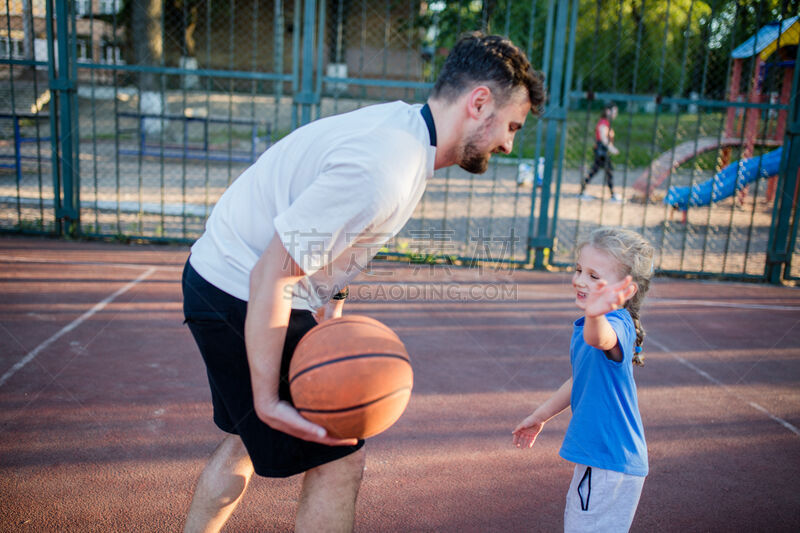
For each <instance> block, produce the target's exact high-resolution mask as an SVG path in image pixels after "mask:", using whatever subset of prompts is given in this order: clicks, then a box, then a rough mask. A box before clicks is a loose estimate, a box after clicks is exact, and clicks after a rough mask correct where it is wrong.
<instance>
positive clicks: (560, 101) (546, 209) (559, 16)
mask: <svg viewBox="0 0 800 533" xmlns="http://www.w3.org/2000/svg"><path fill="white" fill-rule="evenodd" d="M556 5H557V8H556V9H557V11H556V24H555V32H554V35H555V38H554V42H553V62H552V66H553V68H552V70H551V74H550V87H549V90H548V92H549V98H550V99H549V103H548V105H547V108H546V110H545V112H544V119H545V120H546V121H547V130H546V133H545V149H544V176H543V180H542V197H541V201H540V203H539V221H538V224H537V230H536V235H535V236H529V241H528V242H529V246H530V247H531V248H534V249H535V252H534V267H535V268H536V269H544V268H546V264H545V263H546V260H545V249H546V248H547V249H551V250H552V248H553V242H554V237H553V233H552V228H553V224H551V220H550V198H551V190H552V185H553V177H554V176H553V169H554V163H555V158H556V143H557V142H558V139H557V136H558V127H559V124H561V125H562V127H563V125H564V123H565V121H566V118H567V116H566V115H567V113H566V107H565V106H564V98H563V93H564V92H565V91H564V89H563V87H562V83H563V79H564V55H565V50H566V38H567V11H568V10H569V2H556ZM574 38H575V36H574V35H571V36H570V39H574ZM558 157H564V154H563V151H562V152H561V153H560V154H558ZM557 177H558V176H556V178H557ZM531 209H533V206H531Z"/></svg>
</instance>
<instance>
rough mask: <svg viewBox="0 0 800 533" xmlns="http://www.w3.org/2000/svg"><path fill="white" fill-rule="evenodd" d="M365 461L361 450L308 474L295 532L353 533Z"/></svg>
mask: <svg viewBox="0 0 800 533" xmlns="http://www.w3.org/2000/svg"><path fill="white" fill-rule="evenodd" d="M365 457H366V452H365V451H364V448H361V449H360V450H358V451H357V452H355V453H352V454H350V455H347V456H345V457H342V458H341V459H339V460H337V461H333V462H330V463H326V464H324V465H320V466H318V467H316V468H312V469H311V470H309V471H308V472H306V474H305V477H304V478H303V491H302V493H301V495H300V503H299V505H298V507H297V520H296V523H295V531H297V532H298V533H306V532H309V531H331V532H334V531H335V532H343V533H344V532H348V533H349V532H351V531H353V522H354V519H355V510H356V497H357V496H358V489H359V487H360V486H361V478H362V476H363V474H364V461H365Z"/></svg>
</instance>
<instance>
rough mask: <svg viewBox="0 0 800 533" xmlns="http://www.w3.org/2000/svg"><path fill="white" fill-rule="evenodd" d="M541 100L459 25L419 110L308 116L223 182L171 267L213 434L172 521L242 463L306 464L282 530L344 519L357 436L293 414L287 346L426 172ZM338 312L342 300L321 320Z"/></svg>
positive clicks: (532, 78) (515, 52)
mask: <svg viewBox="0 0 800 533" xmlns="http://www.w3.org/2000/svg"><path fill="white" fill-rule="evenodd" d="M543 99H544V89H543V85H542V79H541V76H540V75H539V74H538V73H536V72H535V71H534V70H533V69H532V68H531V65H530V63H529V62H528V60H527V59H526V58H525V55H524V54H523V53H522V52H521V51H520V50H519V49H518V48H517V47H515V46H514V45H513V44H512V43H511V42H510V41H508V40H506V39H503V38H502V37H498V36H484V35H482V34H480V33H474V34H470V35H467V36H465V37H464V38H462V39H461V40H460V41H459V42H458V43H457V44H456V46H455V47H454V48H453V50H452V52H451V54H450V55H449V57H448V58H447V60H446V62H445V65H444V67H443V68H442V72H441V75H440V78H439V80H438V81H437V83H436V85H435V87H434V89H433V92H432V94H431V97H430V98H429V100H428V102H427V104H426V105H425V106H419V105H408V104H405V103H403V102H393V103H388V104H381V105H375V106H369V107H366V108H363V109H360V110H357V111H353V112H351V113H346V114H343V115H337V116H332V117H328V118H325V119H322V120H318V121H316V122H312V123H311V124H308V125H306V126H304V127H302V128H299V129H298V130H296V131H294V132H292V133H291V134H290V135H288V136H287V137H285V138H284V139H282V140H281V141H280V142H278V143H276V144H275V146H273V147H271V148H270V149H269V150H267V151H266V152H265V153H264V154H263V155H262V156H261V157H260V158H259V159H258V161H256V162H255V163H254V164H253V165H252V166H251V167H250V168H248V169H247V170H246V171H245V172H244V173H243V174H242V175H241V176H240V177H239V178H238V179H237V180H236V181H235V182H234V183H233V184H232V185H231V186H230V187H229V188H228V190H227V191H225V193H224V194H223V195H222V197H221V198H220V200H219V202H218V203H217V204H216V206H215V207H214V210H213V212H212V213H211V216H210V217H209V219H208V223H207V226H206V231H205V233H204V234H203V235H202V236H201V237H200V239H199V240H198V241H197V242H196V243H195V244H194V246H193V247H192V253H191V256H190V258H189V260H188V261H187V264H186V269H185V271H184V280H183V287H184V313H185V316H186V321H187V323H188V325H189V327H190V329H191V331H192V334H193V335H194V337H195V340H196V341H197V344H198V347H199V348H200V351H201V353H202V354H203V359H204V361H205V363H206V367H207V371H208V379H209V384H210V386H211V393H212V403H213V406H214V421H215V423H216V424H217V426H218V427H219V428H220V429H221V430H223V431H224V432H225V433H227V435H226V436H225V437H224V438H223V440H222V443H221V444H220V445H219V447H218V448H217V449H216V450H215V451H214V453H213V454H212V456H211V458H210V460H209V462H208V464H207V465H206V467H205V469H204V470H203V473H202V474H201V475H200V478H199V480H198V483H197V487H196V489H195V493H194V497H193V499H192V504H191V507H190V510H189V515H188V517H187V522H186V527H185V531H218V530H219V529H220V528H221V527H222V525H223V524H224V523H225V521H226V520H227V519H228V517H229V516H230V514H231V512H232V511H233V509H234V508H235V507H236V505H237V504H238V503H239V501H240V500H241V498H242V495H243V494H244V492H245V489H246V487H247V484H248V481H249V480H250V478H251V476H252V474H253V472H254V471H255V472H256V473H257V474H259V475H262V476H267V477H285V476H291V475H294V474H298V473H301V472H304V473H305V474H304V478H303V486H302V495H301V498H300V502H299V505H298V510H297V517H296V530H297V531H320V530H325V531H350V530H352V527H353V515H354V510H355V502H356V496H357V494H358V489H359V486H360V483H361V476H362V472H363V468H364V460H365V459H364V457H365V454H364V450H363V448H362V447H363V444H364V443H363V441H356V440H337V439H334V438H332V437H330V436H328V435H326V434H325V431H324V430H323V429H322V428H321V427H319V426H317V425H315V424H313V423H311V422H309V421H308V420H306V419H304V418H302V417H301V416H300V414H299V413H298V412H297V411H296V410H295V409H294V407H293V406H292V404H291V399H290V395H289V390H288V385H287V383H286V375H287V373H288V366H289V360H290V358H291V355H292V352H293V351H294V347H295V346H296V344H297V342H298V341H299V340H300V338H301V337H302V335H303V334H304V333H305V332H306V331H308V330H309V329H310V328H311V327H313V326H314V325H315V324H316V323H317V320H316V319H315V316H314V312H315V311H316V312H319V311H320V310H321V309H326V306H327V305H328V303H329V302H330V301H331V300H332V299H333V298H337V297H339V298H341V297H342V293H341V289H342V288H343V287H346V285H347V283H348V282H349V281H350V280H351V279H352V278H354V277H355V276H356V275H357V274H358V272H359V270H360V269H361V268H363V267H364V266H366V264H367V262H368V261H369V260H370V259H371V258H372V257H373V256H374V255H375V253H376V252H377V251H378V250H379V249H380V247H381V246H382V245H383V243H385V242H386V241H387V240H388V239H390V238H391V237H392V236H393V235H395V234H396V233H397V232H399V231H400V229H401V228H402V227H403V226H404V225H405V223H406V221H408V219H409V218H410V217H411V215H412V213H413V211H414V207H415V206H416V204H417V202H418V201H419V199H420V198H421V196H422V193H423V192H424V189H425V184H426V181H427V180H428V179H429V178H430V177H431V176H433V172H434V170H435V169H438V168H442V167H445V166H449V165H453V164H458V165H460V166H461V167H462V168H464V169H466V170H468V171H469V172H474V173H480V172H485V171H486V169H487V167H488V164H489V158H490V156H491V154H492V153H496V152H503V153H509V152H511V148H512V144H513V141H514V135H515V134H516V132H517V131H519V130H520V129H521V128H522V126H523V124H524V122H525V118H526V117H527V114H528V112H529V111H531V109H532V108H533V109H537V110H538V107H539V106H540V105H541V103H542V101H543ZM335 301H336V300H334V302H335ZM340 313H341V300H339V305H338V308H334V309H332V311H331V310H329V311H328V312H327V315H328V316H336V315H338V314H340ZM318 316H319V313H318Z"/></svg>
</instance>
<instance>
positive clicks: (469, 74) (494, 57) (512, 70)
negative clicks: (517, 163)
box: [431, 32, 545, 113]
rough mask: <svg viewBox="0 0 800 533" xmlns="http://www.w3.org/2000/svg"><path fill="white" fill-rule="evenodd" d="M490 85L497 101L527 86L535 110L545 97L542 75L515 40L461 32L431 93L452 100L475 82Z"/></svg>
mask: <svg viewBox="0 0 800 533" xmlns="http://www.w3.org/2000/svg"><path fill="white" fill-rule="evenodd" d="M484 83H485V84H486V85H489V86H490V88H491V89H492V90H493V92H494V93H495V94H494V97H495V98H496V99H497V100H498V104H499V105H503V104H505V102H506V101H508V99H509V98H510V97H511V95H512V93H513V92H514V91H515V90H516V89H517V88H519V87H524V88H525V89H527V90H528V98H529V99H530V101H531V107H532V110H533V112H534V113H538V112H539V108H540V106H541V105H542V103H543V102H544V99H545V89H544V76H543V75H542V73H541V72H537V71H536V70H534V69H533V67H532V66H531V64H530V62H529V61H528V58H527V57H525V54H524V53H523V52H522V50H520V49H519V48H517V47H516V46H515V45H514V43H512V42H511V41H509V40H508V39H506V38H505V37H501V36H499V35H484V34H483V33H481V32H472V33H468V34H466V35H464V36H462V37H461V38H460V39H459V40H458V42H457V43H456V45H455V46H454V47H453V49H452V50H451V51H450V54H449V55H448V56H447V59H446V60H445V62H444V66H443V67H442V71H441V72H440V73H439V79H438V80H437V81H436V85H435V86H434V87H433V92H432V93H431V96H432V97H433V98H442V99H444V100H448V101H452V100H454V99H456V98H457V97H458V96H459V95H460V94H462V93H463V92H464V91H465V90H467V89H471V88H472V87H474V86H475V85H478V84H484Z"/></svg>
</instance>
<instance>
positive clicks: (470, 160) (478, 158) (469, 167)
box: [458, 139, 491, 174]
mask: <svg viewBox="0 0 800 533" xmlns="http://www.w3.org/2000/svg"><path fill="white" fill-rule="evenodd" d="M490 155H491V154H489V153H486V152H482V151H480V150H478V148H477V147H476V146H475V142H474V139H468V140H467V142H466V144H465V145H464V155H463V156H462V158H461V161H459V163H458V166H460V167H461V168H463V169H464V170H466V171H467V172H470V173H472V174H483V173H484V172H486V170H487V169H488V168H489V157H490Z"/></svg>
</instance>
